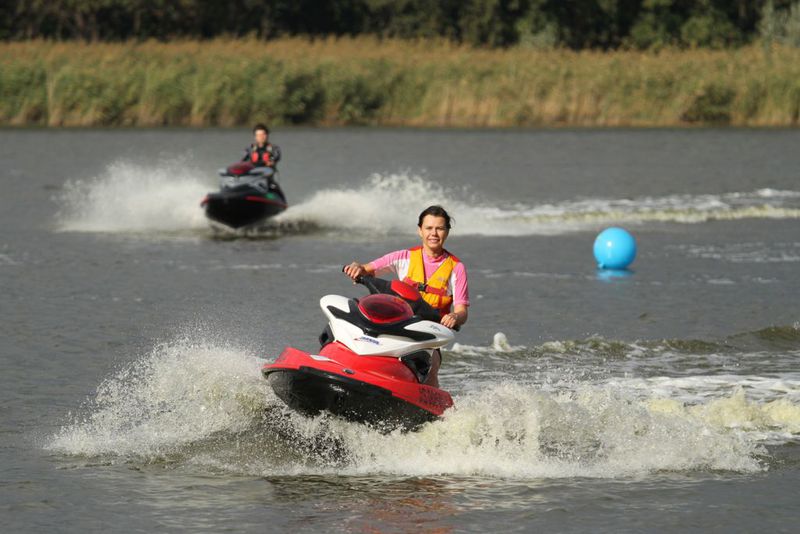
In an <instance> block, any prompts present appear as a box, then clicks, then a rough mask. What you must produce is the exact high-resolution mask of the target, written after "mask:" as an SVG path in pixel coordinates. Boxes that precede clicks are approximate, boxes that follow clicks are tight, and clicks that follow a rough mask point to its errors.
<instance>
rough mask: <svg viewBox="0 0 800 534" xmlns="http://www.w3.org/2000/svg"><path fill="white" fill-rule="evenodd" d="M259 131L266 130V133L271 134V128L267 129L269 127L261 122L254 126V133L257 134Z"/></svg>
mask: <svg viewBox="0 0 800 534" xmlns="http://www.w3.org/2000/svg"><path fill="white" fill-rule="evenodd" d="M259 130H264V131H265V132H267V133H268V134H269V128H267V125H266V124H264V123H261V122H259V123H258V124H256V125H255V126H253V133H256V132H257V131H259Z"/></svg>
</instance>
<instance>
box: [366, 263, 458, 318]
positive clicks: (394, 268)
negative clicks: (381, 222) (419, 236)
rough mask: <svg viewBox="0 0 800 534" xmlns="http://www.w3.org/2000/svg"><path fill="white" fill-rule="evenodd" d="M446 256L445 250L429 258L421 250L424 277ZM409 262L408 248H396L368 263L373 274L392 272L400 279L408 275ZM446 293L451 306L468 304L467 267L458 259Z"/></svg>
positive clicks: (437, 266) (433, 271) (428, 275)
mask: <svg viewBox="0 0 800 534" xmlns="http://www.w3.org/2000/svg"><path fill="white" fill-rule="evenodd" d="M448 256H449V254H448V253H447V252H446V251H445V253H444V254H442V255H441V256H439V257H438V258H429V257H428V255H427V254H425V253H424V252H423V253H422V264H423V265H424V266H425V278H426V279H428V278H430V277H431V276H432V275H433V273H435V272H436V269H438V268H439V267H440V266H441V265H442V262H443V261H444V260H445V259H446V258H447V257H448ZM410 264H411V252H410V251H408V250H396V251H394V252H390V253H389V254H386V255H385V256H381V257H380V258H378V259H376V260H372V261H371V262H369V265H370V266H371V267H372V268H373V269H374V270H375V274H378V275H381V274H387V273H394V274H396V275H397V277H398V278H399V279H400V280H404V279H405V277H406V276H408V268H409V265H410ZM447 294H448V295H451V296H452V297H453V306H459V305H464V306H469V286H468V284H467V268H466V267H464V264H463V263H462V262H460V261H459V262H458V263H456V264H455V266H454V267H453V272H452V273H451V274H450V280H449V281H448V283H447Z"/></svg>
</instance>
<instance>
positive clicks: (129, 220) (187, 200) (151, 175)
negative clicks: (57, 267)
mask: <svg viewBox="0 0 800 534" xmlns="http://www.w3.org/2000/svg"><path fill="white" fill-rule="evenodd" d="M203 175H204V173H203V172H201V171H198V170H195V169H191V168H187V167H186V166H184V165H182V164H181V163H180V162H177V161H176V162H171V163H164V164H159V165H153V166H141V165H136V164H132V163H127V162H116V163H113V164H111V165H109V167H108V169H107V170H106V172H105V173H103V174H102V175H100V176H97V177H94V178H92V179H88V180H76V181H71V182H68V183H67V184H66V185H65V187H64V192H63V193H62V195H61V196H60V198H58V199H57V201H58V203H59V208H60V209H59V215H58V227H59V229H60V230H62V231H69V232H154V231H158V232H174V231H182V230H194V229H199V228H206V227H207V226H208V223H207V222H206V220H205V216H204V214H203V210H202V209H201V208H200V201H201V200H202V198H203V196H204V195H205V194H206V193H207V192H208V191H209V190H211V189H213V187H212V185H211V184H210V183H205V182H204V181H203V180H201V179H199V178H198V177H199V176H203Z"/></svg>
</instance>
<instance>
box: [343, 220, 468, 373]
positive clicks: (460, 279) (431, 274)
mask: <svg viewBox="0 0 800 534" xmlns="http://www.w3.org/2000/svg"><path fill="white" fill-rule="evenodd" d="M417 226H418V230H417V233H419V236H420V238H422V246H419V247H414V248H411V249H408V250H397V251H395V252H390V253H389V254H387V255H385V256H382V257H380V258H378V259H376V260H373V261H371V262H369V263H366V264H361V263H358V262H355V261H354V262H353V263H351V264H350V265H348V266H346V267H345V268H344V272H345V273H346V274H347V276H349V277H350V278H352V279H353V280H356V279H357V278H359V277H360V276H364V275H374V274H376V273H377V274H385V273H389V272H393V273H395V274H396V275H397V277H398V278H399V279H400V280H403V281H404V282H406V283H409V284H412V285H414V286H416V287H418V288H419V289H420V293H421V294H422V298H424V299H425V301H426V302H427V303H428V304H430V305H431V306H432V307H433V308H434V309H436V310H437V311H438V312H439V314H440V315H441V320H440V322H441V324H443V325H444V326H446V327H448V328H453V327H456V326H460V325H462V324H464V323H466V322H467V316H468V313H467V308H468V307H469V288H468V286H467V269H466V268H465V267H464V264H463V263H462V262H461V261H460V260H459V259H458V258H456V257H455V256H453V255H452V254H450V252H448V251H447V250H445V248H444V242H445V240H446V239H447V236H448V235H449V233H450V215H448V214H447V212H446V211H445V210H444V208H442V207H441V206H430V207H429V208H427V209H425V210H424V211H423V212H422V213H420V214H419V221H418V223H417ZM441 363H442V356H441V353H440V352H439V351H438V350H436V351H435V352H434V355H433V361H432V362H431V371H430V373H429V374H428V378H427V379H426V380H425V383H426V384H427V385H429V386H433V387H439V366H440V365H441Z"/></svg>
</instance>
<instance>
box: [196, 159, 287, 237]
mask: <svg viewBox="0 0 800 534" xmlns="http://www.w3.org/2000/svg"><path fill="white" fill-rule="evenodd" d="M219 174H220V176H221V179H220V190H219V192H217V193H209V194H207V195H206V196H205V198H204V199H203V200H202V202H201V203H200V206H201V207H204V208H205V211H206V217H208V218H209V219H210V220H212V221H215V222H217V223H220V224H223V225H225V226H228V227H230V228H244V227H248V226H254V225H257V224H259V223H262V222H264V221H265V220H267V219H268V218H270V217H273V216H275V215H277V214H279V213H281V212H282V211H284V210H285V209H286V208H287V203H286V197H285V196H284V194H283V191H282V190H281V188H280V186H279V185H278V183H277V182H276V181H275V170H274V169H272V168H271V167H257V166H254V165H253V164H252V163H250V162H246V161H243V162H239V163H234V164H233V165H231V166H229V167H227V168H226V169H220V171H219Z"/></svg>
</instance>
